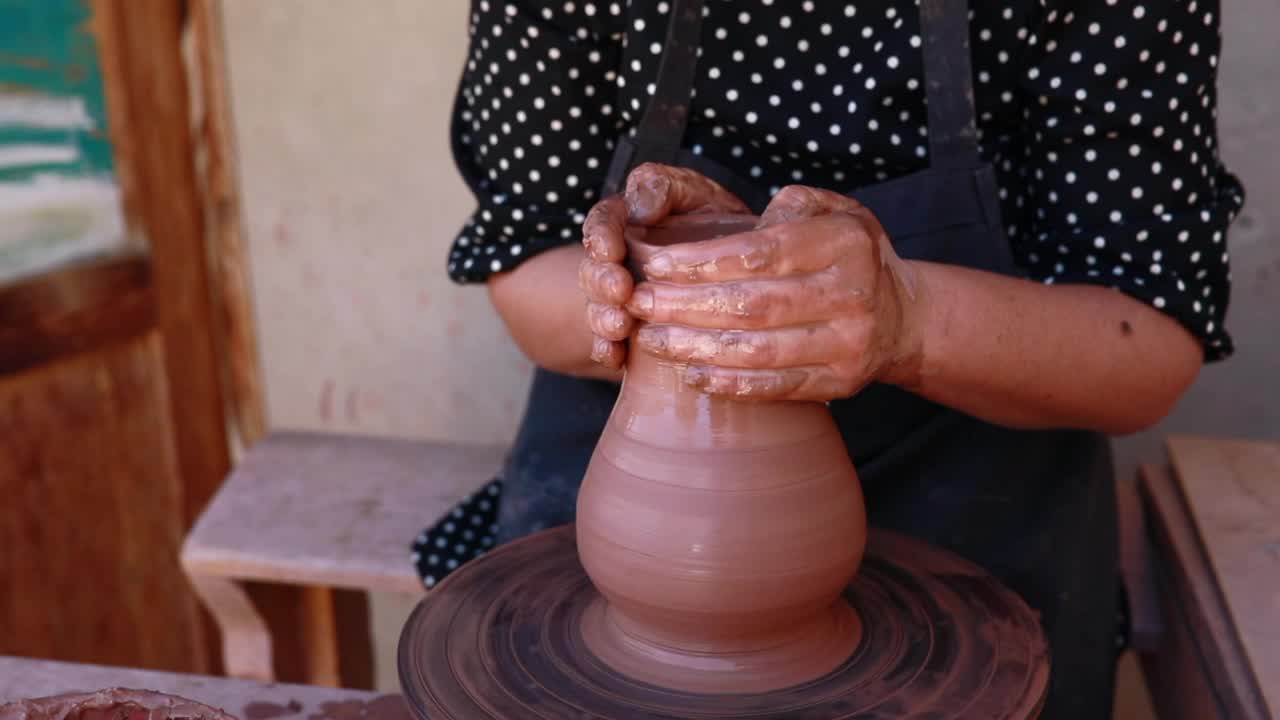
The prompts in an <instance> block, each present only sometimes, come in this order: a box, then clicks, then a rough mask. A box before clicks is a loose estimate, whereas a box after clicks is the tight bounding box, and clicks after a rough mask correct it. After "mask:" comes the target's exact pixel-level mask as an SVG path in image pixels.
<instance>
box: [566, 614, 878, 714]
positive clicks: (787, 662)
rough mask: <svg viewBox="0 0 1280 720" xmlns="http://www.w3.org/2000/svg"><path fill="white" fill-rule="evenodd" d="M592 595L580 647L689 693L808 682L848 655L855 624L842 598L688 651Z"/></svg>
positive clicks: (629, 672)
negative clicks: (645, 632) (767, 638)
mask: <svg viewBox="0 0 1280 720" xmlns="http://www.w3.org/2000/svg"><path fill="white" fill-rule="evenodd" d="M629 625H630V623H628V622H627V619H626V618H624V617H619V615H618V614H617V613H616V612H614V611H613V608H612V607H611V606H610V605H609V603H608V601H607V600H605V598H604V597H602V596H600V595H596V596H595V598H594V599H592V600H591V602H589V603H588V604H587V606H586V608H585V609H584V610H583V613H582V620H581V632H582V639H583V642H584V644H585V645H586V647H587V649H588V650H590V651H591V653H592V654H593V655H595V656H596V657H597V658H599V659H600V660H601V661H602V662H604V663H605V664H606V665H608V666H609V667H611V668H613V669H614V670H616V671H617V672H619V673H621V674H622V675H625V676H627V677H629V678H632V679H635V680H639V681H641V682H646V683H649V684H652V685H656V686H658V687H663V688H668V689H671V690H679V691H681V692H690V693H708V694H715V693H719V694H724V693H738V694H740V693H760V692H771V691H774V690H781V689H783V688H787V687H792V686H796V685H800V684H803V683H806V682H810V681H813V680H816V679H818V678H820V677H822V676H823V675H826V674H827V673H829V672H831V671H833V670H835V669H836V668H838V667H839V666H840V665H842V664H843V663H844V662H845V661H846V660H848V659H849V658H850V657H852V656H853V653H854V650H856V649H857V647H858V643H859V641H861V639H862V623H861V622H860V621H859V620H858V616H857V614H855V613H854V611H853V608H852V607H850V606H849V603H848V602H847V601H845V600H844V599H843V598H837V599H836V601H835V602H834V603H832V604H831V606H830V607H828V608H826V609H824V610H822V611H820V612H819V613H818V614H817V615H816V616H815V617H814V618H813V619H812V620H811V621H809V622H806V623H805V624H804V625H803V626H802V627H799V628H796V629H794V630H793V631H792V632H789V633H787V634H786V635H785V636H783V637H781V638H777V639H775V640H774V641H772V642H769V643H767V644H766V645H765V646H763V647H761V648H759V649H755V650H749V651H732V650H728V651H720V652H717V651H714V650H708V651H696V650H688V649H683V648H676V647H671V646H669V645H663V644H661V643H658V642H654V641H651V640H648V639H646V638H644V637H642V636H641V634H640V633H637V632H635V631H634V630H633V629H632V628H630V627H629Z"/></svg>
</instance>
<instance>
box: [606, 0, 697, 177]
mask: <svg viewBox="0 0 1280 720" xmlns="http://www.w3.org/2000/svg"><path fill="white" fill-rule="evenodd" d="M702 3H703V0H673V2H672V3H671V18H670V21H669V22H668V23H667V40H666V44H665V45H664V46H663V51H662V59H661V60H660V62H659V65H658V77H657V80H656V81H655V82H654V90H653V97H651V98H650V99H649V103H648V104H647V106H646V107H645V111H644V115H643V116H641V118H640V123H639V124H638V125H637V126H636V132H635V137H633V138H622V139H621V140H619V142H618V149H617V150H616V151H615V152H614V154H613V160H612V162H611V163H610V165H609V175H608V179H607V180H606V181H605V189H604V194H605V195H613V194H615V193H617V192H619V191H620V190H621V189H622V183H623V182H625V181H626V177H627V173H628V172H630V170H631V168H633V167H635V166H636V165H639V164H641V163H646V162H658V163H663V164H664V165H680V164H682V163H681V160H682V159H683V158H682V155H681V149H680V144H681V141H682V140H683V139H684V130H685V126H686V125H687V124H688V122H689V100H690V96H691V95H692V94H693V80H694V76H695V72H696V70H697V66H698V41H699V40H700V39H701V37H702Z"/></svg>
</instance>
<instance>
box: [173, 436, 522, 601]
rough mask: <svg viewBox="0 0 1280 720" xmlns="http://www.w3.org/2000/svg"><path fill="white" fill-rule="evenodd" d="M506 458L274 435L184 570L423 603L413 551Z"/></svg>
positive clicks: (202, 525) (229, 492) (187, 554)
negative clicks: (414, 595) (403, 595)
mask: <svg viewBox="0 0 1280 720" xmlns="http://www.w3.org/2000/svg"><path fill="white" fill-rule="evenodd" d="M502 457H503V451H502V450H501V449H499V448H491V447H468V446H458V445H445V444H438V443H419V442H410V441H406V440H391V439H380V438H362V437H351V436H342V435H325V434H312V433H277V434H273V435H271V436H269V437H268V438H267V439H266V440H264V441H262V442H261V443H259V444H258V445H257V446H256V447H254V448H253V449H252V450H251V451H250V452H249V453H248V454H247V455H246V456H245V458H244V460H243V461H242V462H241V463H240V465H239V466H238V467H237V468H236V470H235V471H234V472H233V473H232V474H231V476H230V477H229V478H227V482H226V485H224V486H223V488H222V490H220V491H219V493H218V496H217V498H216V499H215V500H214V502H213V503H211V504H210V506H209V509H208V511H207V512H206V513H205V514H204V515H203V516H202V517H201V518H200V520H199V521H198V522H197V523H196V526H195V527H194V528H193V529H192V531H191V533H190V535H189V536H188V537H187V541H186V543H185V544H184V546H183V550H182V560H183V564H184V565H185V566H186V568H187V569H188V571H189V572H192V573H194V574H207V575H216V576H220V577H232V578H239V579H247V580H263V581H276V582H287V583H295V584H299V585H316V586H324V587H340V588H349V589H361V590H362V589H374V590H381V591H389V592H420V591H421V589H422V585H421V583H420V582H419V580H418V577H417V575H416V574H415V573H414V570H413V568H412V566H411V565H410V562H409V544H410V543H411V542H412V540H413V538H414V537H415V536H416V535H417V534H418V533H419V532H421V531H422V529H423V528H425V527H426V526H427V525H428V524H430V523H431V522H433V521H434V520H435V519H436V518H438V517H441V516H442V515H443V514H444V513H446V512H448V511H449V509H450V508H451V507H452V506H453V504H454V503H456V502H458V501H459V500H461V499H462V498H463V497H465V496H466V495H467V494H469V493H471V492H473V491H475V490H476V489H478V488H480V487H481V486H483V485H484V484H485V483H486V482H488V481H489V480H490V479H492V478H493V476H494V474H495V473H496V472H497V471H498V469H499V467H500V465H501V463H502ZM250 530H251V531H250Z"/></svg>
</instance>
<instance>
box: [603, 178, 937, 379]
mask: <svg viewBox="0 0 1280 720" xmlns="http://www.w3.org/2000/svg"><path fill="white" fill-rule="evenodd" d="M644 272H645V274H646V275H647V276H648V278H649V280H648V281H646V282H643V283H641V284H639V285H638V286H636V289H635V291H634V293H633V294H632V296H631V300H630V302H629V303H628V305H627V309H628V310H629V311H630V312H631V313H632V314H633V315H634V316H635V317H636V318H637V319H640V320H642V321H644V322H646V325H644V326H643V327H642V328H641V329H640V330H639V332H638V335H637V341H638V343H639V345H640V349H642V350H643V351H646V352H648V353H651V354H654V355H657V356H659V357H663V358H666V359H669V360H673V361H676V362H679V363H683V364H687V366H686V367H685V368H684V369H683V370H682V372H683V373H684V379H685V382H687V383H688V384H690V385H692V386H695V387H697V388H699V389H701V390H704V391H706V392H709V393H713V394H719V395H731V396H737V397H744V398H754V399H769V400H781V399H786V400H816V401H826V400H834V399H837V398H844V397H849V396H851V395H853V394H854V393H856V392H858V391H859V390H860V389H862V388H863V387H864V386H866V385H867V384H869V383H871V382H876V381H880V382H893V383H897V384H908V383H910V382H911V378H912V377H913V376H914V375H915V374H916V373H917V372H918V365H919V361H920V358H921V355H922V340H921V338H920V333H919V326H920V323H919V322H918V321H917V316H918V315H919V313H920V312H921V310H920V308H919V306H920V305H921V297H920V295H921V293H922V291H923V290H924V289H923V288H922V287H918V284H919V283H917V282H916V279H917V274H916V273H915V272H914V268H913V267H912V266H911V265H910V264H909V263H907V262H904V261H903V260H901V259H900V258H898V256H897V255H896V254H895V253H894V251H893V247H892V245H891V244H890V243H889V239H888V237H887V236H886V235H885V231H884V229H883V228H882V227H881V226H880V223H879V221H877V220H876V218H875V216H874V215H873V214H872V213H871V211H870V210H868V209H867V208H865V207H863V206H862V205H861V204H860V203H858V202H857V201H855V200H853V199H851V198H848V197H845V196H843V195H838V194H836V193H832V192H828V191H825V190H818V189H813V188H808V187H802V186H791V187H787V188H784V189H783V190H782V191H781V192H779V193H778V194H777V195H776V196H775V197H774V198H773V201H772V202H771V203H770V204H769V207H768V208H767V209H766V210H765V212H764V214H763V215H762V216H761V220H760V223H759V224H758V225H757V229H755V230H754V231H751V232H746V233H740V234H737V235H731V236H728V237H724V238H719V239H716V240H708V241H704V242H698V243H689V244H686V245H675V246H671V247H670V248H668V249H666V250H665V251H663V252H662V253H660V254H658V255H657V256H655V257H654V258H653V259H652V260H651V261H650V262H649V263H648V264H647V265H646V266H645V268H644Z"/></svg>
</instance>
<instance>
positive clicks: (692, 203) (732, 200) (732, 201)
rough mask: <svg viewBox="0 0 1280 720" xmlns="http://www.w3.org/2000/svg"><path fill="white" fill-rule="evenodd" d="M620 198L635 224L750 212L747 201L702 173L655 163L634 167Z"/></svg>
mask: <svg viewBox="0 0 1280 720" xmlns="http://www.w3.org/2000/svg"><path fill="white" fill-rule="evenodd" d="M623 198H624V200H625V202H626V206H627V210H628V215H629V220H630V222H632V223H635V224H637V225H653V224H655V223H659V222H661V221H662V220H663V219H665V218H666V217H667V216H669V215H683V214H693V213H713V212H719V213H744V214H745V213H749V212H751V211H750V209H749V208H748V207H747V206H746V203H744V202H742V201H741V200H739V199H738V197H737V196H735V195H734V194H733V193H731V192H729V191H728V190H726V189H724V187H722V186H721V185H720V184H719V183H717V182H715V181H714V180H712V179H710V178H708V177H706V176H705V175H702V174H701V173H698V172H694V171H693V170H689V169H687V168H679V167H672V166H670V165H661V164H658V163H644V164H642V165H638V166H637V167H636V168H635V169H633V170H632V171H631V173H630V174H629V175H627V186H626V190H625V191H624V192H623Z"/></svg>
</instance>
